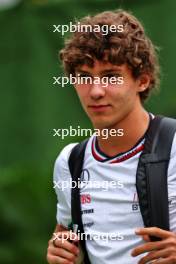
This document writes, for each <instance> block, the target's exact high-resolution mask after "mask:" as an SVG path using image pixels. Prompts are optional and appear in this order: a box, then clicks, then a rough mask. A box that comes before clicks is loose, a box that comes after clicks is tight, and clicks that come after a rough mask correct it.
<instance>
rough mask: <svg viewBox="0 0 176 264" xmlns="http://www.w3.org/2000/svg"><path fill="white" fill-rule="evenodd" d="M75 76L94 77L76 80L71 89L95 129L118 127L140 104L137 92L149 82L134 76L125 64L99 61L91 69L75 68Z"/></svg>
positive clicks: (84, 67)
mask: <svg viewBox="0 0 176 264" xmlns="http://www.w3.org/2000/svg"><path fill="white" fill-rule="evenodd" d="M76 76H77V77H89V78H88V79H89V80H90V79H91V80H94V81H92V82H90V81H89V82H87V83H85V82H83V83H81V84H78V83H77V84H76V85H75V89H76V92H77V94H78V96H79V98H80V101H81V104H82V106H83V108H84V110H85V112H86V113H87V115H88V117H89V118H90V120H91V122H92V124H93V126H94V128H99V129H102V128H111V127H115V126H118V124H119V123H120V122H121V121H122V120H123V119H124V118H125V117H127V116H128V115H129V114H130V113H131V112H132V111H133V110H134V109H135V108H136V107H137V105H141V103H140V98H139V92H141V91H144V90H145V89H146V88H147V83H149V79H148V78H146V77H145V76H143V78H141V79H134V78H133V76H132V73H131V70H130V69H129V68H128V66H127V65H126V64H123V65H121V66H117V65H113V64H111V63H109V62H107V63H103V62H100V61H95V64H94V67H93V68H91V67H89V66H87V65H83V66H80V67H79V68H77V69H76ZM97 77H98V78H97ZM122 77H123V83H122ZM95 80H99V81H95ZM103 80H104V81H103ZM105 80H106V81H105ZM107 80H108V82H107ZM115 80H116V81H115ZM120 80H121V81H120ZM121 83H122V84H121Z"/></svg>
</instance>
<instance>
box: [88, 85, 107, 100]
mask: <svg viewBox="0 0 176 264" xmlns="http://www.w3.org/2000/svg"><path fill="white" fill-rule="evenodd" d="M104 95H105V88H104V87H103V86H102V84H101V83H98V84H95V83H93V84H92V86H91V88H90V97H91V99H94V100H98V99H100V98H102V97H104Z"/></svg>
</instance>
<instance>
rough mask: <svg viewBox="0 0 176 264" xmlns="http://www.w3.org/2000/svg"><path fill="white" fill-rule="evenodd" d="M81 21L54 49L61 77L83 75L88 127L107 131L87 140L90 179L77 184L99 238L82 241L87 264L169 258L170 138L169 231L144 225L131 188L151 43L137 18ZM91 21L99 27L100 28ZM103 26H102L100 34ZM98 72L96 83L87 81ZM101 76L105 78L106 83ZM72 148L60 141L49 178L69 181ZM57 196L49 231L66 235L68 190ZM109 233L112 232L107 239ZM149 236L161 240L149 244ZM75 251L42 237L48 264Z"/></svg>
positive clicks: (154, 73) (153, 60)
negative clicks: (57, 51)
mask: <svg viewBox="0 0 176 264" xmlns="http://www.w3.org/2000/svg"><path fill="white" fill-rule="evenodd" d="M80 25H90V26H91V27H92V30H90V28H89V30H84V31H82V32H80V31H78V30H77V31H76V32H75V33H74V34H73V35H72V37H71V38H70V39H69V40H68V41H67V42H66V45H65V48H64V49H63V50H62V51H61V59H62V61H63V64H64V68H65V71H66V72H67V74H72V75H73V76H76V77H77V78H78V77H86V78H88V77H89V81H88V82H86V81H85V82H83V83H81V84H80V83H79V82H77V83H76V84H75V85H74V86H75V89H76V92H77V94H78V96H79V98H80V101H81V104H82V106H83V109H84V111H85V112H86V113H87V115H88V117H89V118H90V120H91V122H92V124H93V127H94V128H95V129H98V130H99V131H100V132H102V131H103V130H104V129H108V131H109V136H108V138H107V139H106V140H105V139H103V136H102V134H101V133H100V134H99V135H98V136H96V135H93V136H92V137H90V139H89V141H88V144H87V147H86V151H85V158H84V165H83V172H84V177H85V178H86V177H88V179H89V181H88V183H87V185H85V186H84V188H82V189H81V210H82V222H83V226H84V232H85V234H91V235H93V234H96V235H99V239H87V240H86V250H87V253H88V256H89V260H90V262H91V263H93V264H107V263H113V264H116V263H122V264H133V263H135V264H136V263H140V264H144V263H149V262H150V263H152V262H155V263H158V264H161V263H163V264H171V263H176V137H174V140H173V144H172V149H171V159H170V162H169V168H168V196H169V201H170V202H169V205H168V206H169V221H170V231H165V230H162V229H159V228H156V227H151V228H144V224H143V220H142V216H141V213H140V209H139V206H138V198H137V191H136V185H135V183H136V170H137V165H138V161H139V157H140V155H141V153H142V151H143V147H144V142H145V134H146V131H147V129H148V127H149V124H150V122H151V120H152V119H153V118H155V116H154V115H153V114H149V113H148V112H147V111H146V110H145V109H144V106H143V102H144V101H145V100H146V99H147V98H148V96H149V94H150V92H151V91H152V90H153V89H154V88H155V87H156V86H157V84H158V75H159V67H158V63H157V56H156V52H155V47H154V46H153V44H152V42H151V41H150V39H149V38H148V37H147V36H146V34H145V32H144V29H143V27H142V25H141V24H140V22H139V21H138V20H137V19H136V18H135V17H134V16H132V15H131V14H130V13H127V12H125V11H123V10H117V11H114V12H104V13H100V14H98V15H96V16H93V17H86V18H83V19H82V20H81V21H80V22H79V26H80ZM97 25H99V26H100V27H101V30H100V31H99V32H98V29H97V28H98V26H97ZM103 25H108V33H107V32H106V33H107V34H104V32H103ZM112 25H113V27H110V26H112ZM114 25H115V26H116V30H115V27H114ZM95 27H96V30H95ZM118 29H120V30H118ZM97 77H98V78H99V80H100V81H99V82H97V81H96V82H94V80H95V78H97ZM119 77H121V79H120V78H119ZM103 78H104V79H105V78H106V80H108V83H106V85H103ZM122 79H123V82H118V80H122ZM90 80H93V81H90ZM97 80H98V79H97ZM115 80H116V82H115ZM118 129H122V130H121V131H123V135H116V136H114V135H112V133H111V132H110V131H112V130H113V131H115V130H116V131H117V130H118ZM74 146H75V144H70V145H68V146H66V147H65V148H64V149H63V150H62V152H61V153H60V155H59V157H58V158H57V160H56V163H55V168H54V181H55V182H57V181H60V182H69V181H70V180H71V175H70V171H69V167H68V159H69V155H70V153H71V150H72V149H73V147H74ZM86 175H87V176H86ZM91 181H97V182H99V183H102V182H103V181H104V182H108V183H110V182H112V181H114V182H116V183H117V182H118V184H117V185H116V188H113V186H112V185H109V188H107V189H106V190H105V189H103V188H102V187H101V188H96V186H94V185H91V184H90V183H91ZM56 193H57V197H58V204H57V226H56V229H55V232H54V233H55V235H56V234H57V236H58V238H59V237H60V236H61V235H62V234H63V233H64V234H66V235H68V236H71V234H70V233H69V232H68V228H69V225H70V223H71V222H72V219H71V188H66V189H65V190H61V188H56ZM102 234H103V235H107V234H109V239H108V241H107V240H105V239H103V238H102V239H101V235H102ZM111 234H116V235H117V234H118V235H117V236H116V239H114V237H112V236H111ZM150 235H152V236H156V237H158V238H160V239H161V240H160V241H155V242H151V241H150V239H149V236H150ZM70 239H71V237H70ZM77 240H78V239H76V241H77ZM78 255H79V249H78V247H77V244H76V243H75V242H74V243H71V241H70V240H66V241H61V240H60V239H53V238H52V239H51V240H50V241H49V246H48V253H47V260H48V262H49V263H50V264H57V263H60V264H67V263H75V261H76V259H77V256H78Z"/></svg>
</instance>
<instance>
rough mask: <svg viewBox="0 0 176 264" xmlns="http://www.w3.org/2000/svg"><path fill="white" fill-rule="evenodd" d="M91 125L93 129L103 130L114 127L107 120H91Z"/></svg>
mask: <svg viewBox="0 0 176 264" xmlns="http://www.w3.org/2000/svg"><path fill="white" fill-rule="evenodd" d="M92 124H93V127H94V128H98V129H103V128H108V127H111V126H113V125H114V123H113V122H112V121H111V120H110V119H107V118H104V119H103V118H97V119H96V120H95V119H94V120H92Z"/></svg>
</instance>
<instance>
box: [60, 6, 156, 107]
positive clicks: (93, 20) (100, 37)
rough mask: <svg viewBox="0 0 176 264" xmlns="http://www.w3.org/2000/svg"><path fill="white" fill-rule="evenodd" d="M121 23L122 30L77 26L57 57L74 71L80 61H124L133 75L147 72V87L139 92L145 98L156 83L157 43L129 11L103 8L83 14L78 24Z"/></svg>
mask: <svg viewBox="0 0 176 264" xmlns="http://www.w3.org/2000/svg"><path fill="white" fill-rule="evenodd" d="M78 23H79V25H91V26H92V28H93V27H94V26H95V25H99V26H100V27H102V26H103V25H108V26H109V27H110V26H111V25H116V27H118V26H119V25H123V31H122V32H112V31H110V30H109V31H108V33H107V34H106V35H105V34H102V31H100V32H94V31H93V30H92V31H88V32H86V31H82V32H79V31H78V30H77V31H76V32H75V33H73V34H72V36H71V37H70V38H69V39H67V40H66V41H65V47H64V48H63V49H62V50H61V51H60V59H61V60H62V61H63V66H64V69H65V72H66V73H67V74H72V75H75V69H76V68H77V67H78V66H80V65H83V64H87V65H88V66H90V67H93V65H94V61H95V59H97V60H101V61H105V62H106V61H108V62H110V63H112V64H115V65H122V64H124V63H127V65H128V66H129V68H130V69H131V71H132V76H133V77H134V78H135V79H136V78H138V77H139V76H141V74H144V73H147V74H149V76H150V84H149V86H148V87H147V89H146V90H145V91H143V92H140V98H141V101H142V102H144V101H145V100H146V99H147V98H148V97H149V95H150V92H151V90H153V89H154V88H155V89H156V88H157V87H158V85H159V64H158V58H157V53H156V47H155V46H154V45H153V44H152V42H151V40H150V39H149V38H148V37H147V36H146V34H145V32H144V28H143V26H142V25H141V23H140V22H139V21H138V20H137V19H136V18H135V17H134V16H133V15H132V14H131V13H129V12H126V11H123V10H121V9H118V10H115V11H106V12H103V13H99V14H97V15H95V16H86V17H84V18H82V19H81V20H80V21H79V22H77V25H78Z"/></svg>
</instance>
